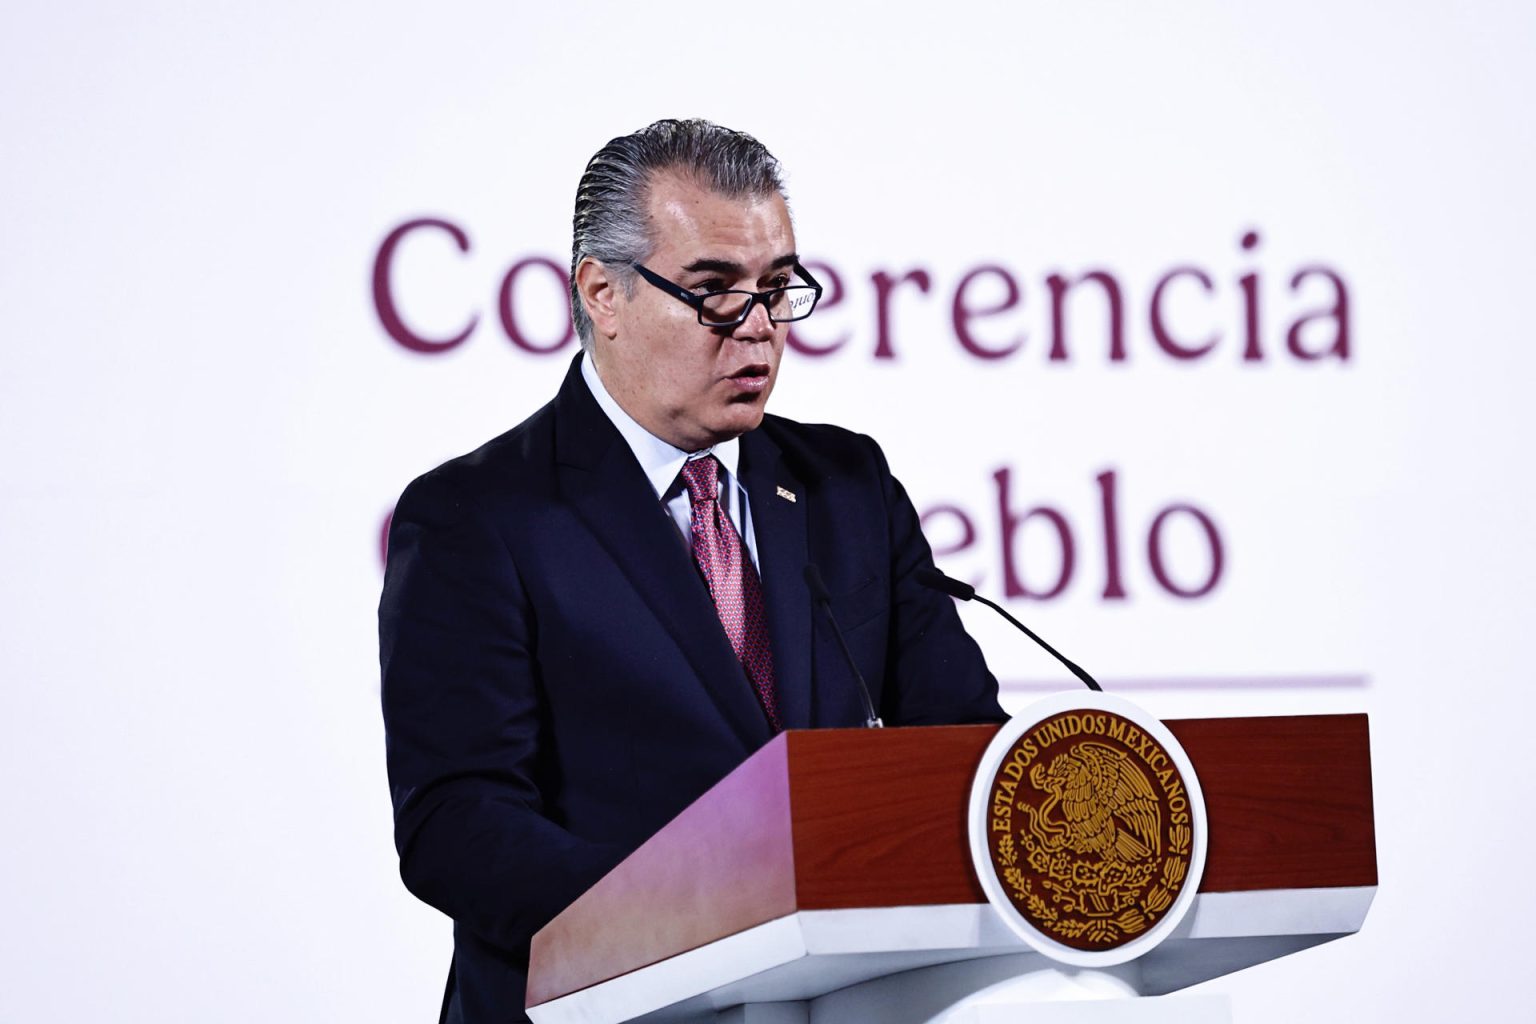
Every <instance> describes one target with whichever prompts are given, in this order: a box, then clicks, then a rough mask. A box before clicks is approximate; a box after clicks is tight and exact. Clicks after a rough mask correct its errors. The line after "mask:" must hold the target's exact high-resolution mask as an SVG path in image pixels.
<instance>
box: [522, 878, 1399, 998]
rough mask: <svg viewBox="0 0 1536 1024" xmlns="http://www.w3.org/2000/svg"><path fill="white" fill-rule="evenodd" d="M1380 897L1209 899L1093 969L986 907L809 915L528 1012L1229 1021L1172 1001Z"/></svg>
mask: <svg viewBox="0 0 1536 1024" xmlns="http://www.w3.org/2000/svg"><path fill="white" fill-rule="evenodd" d="M1375 894H1376V890H1375V887H1374V886H1367V887H1359V888H1339V889H1289V890H1267V891H1261V892H1241V893H1201V894H1200V895H1199V896H1198V897H1196V899H1195V902H1194V905H1193V906H1192V907H1191V908H1190V911H1189V913H1188V914H1187V915H1186V916H1185V918H1184V920H1183V921H1182V922H1180V924H1179V927H1178V928H1177V929H1175V930H1174V932H1173V934H1171V935H1170V936H1169V937H1168V938H1167V940H1165V941H1164V942H1163V943H1162V944H1161V945H1159V946H1158V947H1157V948H1156V949H1154V950H1152V951H1151V952H1149V953H1147V954H1145V955H1143V956H1142V957H1141V958H1139V959H1137V960H1135V961H1133V962H1131V963H1129V964H1122V965H1120V966H1119V967H1113V968H1108V969H1103V970H1092V971H1089V970H1079V969H1076V968H1071V967H1067V966H1065V965H1062V964H1058V963H1056V962H1055V961H1052V960H1050V959H1048V958H1047V957H1045V956H1044V955H1043V954H1040V953H1035V952H1031V951H1029V948H1028V947H1027V946H1026V945H1025V944H1024V941H1023V940H1022V939H1020V938H1019V937H1018V936H1017V935H1015V934H1013V932H1012V931H1011V930H1009V928H1008V926H1007V925H1006V924H1005V923H1004V922H1003V920H1002V918H1001V917H999V916H998V915H997V913H996V912H995V911H993V909H992V908H991V907H990V906H988V905H987V904H984V903H983V904H956V905H951V906H938V907H890V908H882V909H870V910H811V911H800V912H798V913H795V914H790V915H788V916H787V917H782V918H779V919H777V920H774V921H770V922H768V923H766V924H763V925H759V926H757V927H755V928H750V929H748V930H746V931H743V932H739V933H737V934H736V935H731V936H728V937H726V938H723V939H720V940H718V941H716V942H712V943H710V944H709V945H707V946H702V947H700V948H698V949H694V950H689V951H688V952H686V953H680V954H678V955H677V956H674V957H670V958H668V959H666V960H662V961H660V962H658V963H655V964H651V965H649V966H647V967H644V968H641V969H640V970H637V971H632V972H630V973H627V974H622V975H620V976H618V977H616V978H612V979H609V980H608V981H604V982H601V983H599V984H597V985H593V986H591V987H590V988H586V989H582V990H580V991H577V992H572V993H570V994H569V995H566V996H562V997H560V998H558V999H553V1000H550V1001H549V1002H547V1003H543V1004H541V1005H539V1006H534V1007H531V1008H530V1009H529V1011H528V1013H529V1016H531V1017H532V1018H533V1020H534V1021H535V1022H536V1024H618V1022H620V1021H630V1020H634V1021H644V1022H646V1024H663V1022H666V1024H672V1022H677V1024H685V1022H686V1024H858V1022H860V1021H865V1020H868V1021H870V1022H873V1024H996V1022H999V1021H1003V1020H1006V1021H1008V1024H1019V1022H1025V1024H1028V1022H1035V1021H1048V1022H1052V1024H1056V1022H1060V1024H1069V1022H1070V1024H1098V1022H1113V1024H1119V1022H1124V1021H1131V1020H1135V1021H1163V1020H1179V1021H1183V1022H1198V1024H1207V1022H1210V1024H1216V1022H1222V1024H1225V1022H1226V1021H1227V1020H1228V1019H1229V1018H1228V1016H1226V1012H1227V1011H1226V1009H1225V1002H1224V1001H1222V1000H1219V999H1218V1000H1217V1003H1216V1006H1215V1008H1214V1009H1212V1008H1211V1006H1212V1004H1211V1003H1210V1001H1209V1000H1206V999H1203V998H1196V999H1191V998H1189V997H1181V998H1179V999H1177V1000H1171V999H1168V997H1167V996H1166V993H1170V992H1174V991H1176V990H1178V989H1181V988H1186V987H1188V986H1190V985H1194V984H1196V983H1198V982H1201V981H1206V980H1208V979H1210V978H1215V977H1218V976H1220V975H1223V974H1228V973H1231V972H1233V971H1238V970H1242V969H1243V968H1245V967H1249V966H1252V965H1254V964H1258V963H1263V962H1264V961H1266V960H1273V959H1275V958H1277V957H1281V956H1285V955H1287V954H1289V953H1293V952H1296V951H1297V950H1300V949H1305V948H1307V947H1308V946H1314V945H1317V944H1318V943H1321V942H1327V941H1329V940H1330V939H1335V938H1339V937H1341V936H1343V935H1349V934H1352V933H1353V932H1355V931H1358V930H1359V928H1360V923H1361V922H1362V921H1364V920H1365V914H1366V910H1367V909H1368V908H1369V907H1370V904H1371V899H1372V898H1373V897H1374V896H1375ZM1255 932H1257V933H1258V934H1254V933H1255ZM1138 996H1139V997H1141V998H1133V997H1138ZM1152 997H1155V998H1152ZM1175 1005H1176V1006H1177V1007H1178V1009H1177V1010H1176V1011H1175V1013H1176V1015H1175V1016H1173V1017H1166V1016H1156V1015H1155V1014H1157V1013H1158V1012H1159V1008H1161V1007H1164V1006H1167V1007H1169V1008H1172V1007H1174V1006H1175ZM1022 1006H1027V1007H1028V1009H1027V1011H1026V1012H1022V1013H1021V1009H1020V1008H1021V1007H1022ZM993 1007H997V1009H996V1010H994V1009H993ZM1058 1012H1061V1013H1072V1012H1075V1013H1076V1014H1077V1016H1065V1017H1063V1016H1051V1015H1050V1014H1056V1013H1058ZM1126 1013H1133V1014H1134V1016H1130V1017H1127V1016H1124V1014H1126ZM1116 1014H1119V1016H1116ZM1202 1014H1203V1015H1202ZM1212 1014H1214V1016H1213V1015H1212Z"/></svg>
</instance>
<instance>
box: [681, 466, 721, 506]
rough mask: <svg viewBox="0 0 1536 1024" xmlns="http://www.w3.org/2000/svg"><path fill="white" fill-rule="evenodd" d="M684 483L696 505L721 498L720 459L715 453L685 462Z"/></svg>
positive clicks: (690, 498)
mask: <svg viewBox="0 0 1536 1024" xmlns="http://www.w3.org/2000/svg"><path fill="white" fill-rule="evenodd" d="M683 484H684V485H685V486H686V487H687V488H688V499H689V500H690V501H691V502H693V504H694V507H698V506H699V505H707V504H709V503H710V502H716V501H719V500H720V461H719V460H718V459H716V458H715V457H714V456H713V455H706V456H704V457H703V458H702V459H689V460H688V461H687V462H685V463H683Z"/></svg>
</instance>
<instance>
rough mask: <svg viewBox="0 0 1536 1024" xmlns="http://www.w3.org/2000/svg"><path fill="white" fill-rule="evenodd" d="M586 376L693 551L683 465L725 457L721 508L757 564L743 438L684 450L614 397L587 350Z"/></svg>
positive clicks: (583, 371)
mask: <svg viewBox="0 0 1536 1024" xmlns="http://www.w3.org/2000/svg"><path fill="white" fill-rule="evenodd" d="M581 379H582V380H584V381H586V382H587V388H588V389H589V390H591V392H592V397H593V398H595V399H597V404H598V407H599V408H601V409H602V410H603V413H604V414H605V415H606V416H607V417H608V419H609V420H610V421H611V422H612V423H613V425H614V426H615V427H617V428H618V431H619V434H620V436H622V437H623V438H624V441H625V443H627V444H628V445H629V450H630V451H632V452H634V453H635V459H636V460H637V461H639V463H640V468H641V469H643V470H644V471H645V477H646V479H647V480H649V481H650V482H651V489H652V490H654V491H655V492H656V500H657V501H659V502H661V504H662V507H663V508H664V509H665V510H666V513H667V515H668V516H669V517H670V518H671V520H672V522H673V523H674V524H676V526H677V529H678V532H679V534H680V535H681V536H682V540H683V543H684V544H685V545H687V547H688V550H689V551H692V550H693V502H692V501H690V500H689V497H688V489H687V488H686V487H684V486H683V479H682V472H683V463H684V462H687V461H689V460H691V459H702V458H703V457H704V456H706V455H713V456H714V457H715V458H716V459H718V460H719V461H720V507H721V508H723V509H725V514H726V515H728V516H730V517H731V524H732V525H733V526H735V527H736V532H737V533H738V534H739V535H740V536H741V539H742V540H743V541H744V542H745V543H746V545H747V554H748V556H750V557H751V559H752V564H753V566H756V565H757V534H756V533H754V532H753V529H752V508H751V506H750V505H749V504H748V503H747V489H746V488H745V487H743V486H742V485H741V476H740V474H738V473H737V471H736V467H737V465H738V464H739V463H740V461H741V442H740V441H739V440H738V439H737V438H734V437H733V438H731V439H730V440H729V441H722V442H721V443H720V444H717V445H715V446H714V447H713V448H706V449H704V450H703V451H698V452H685V451H683V450H682V449H681V448H677V447H675V446H673V445H671V444H668V443H667V442H666V441H663V440H662V439H661V438H659V437H657V436H656V435H655V434H653V433H651V432H650V431H649V430H646V429H645V428H644V427H642V426H641V425H640V424H638V423H636V422H635V420H634V418H633V417H632V416H630V415H629V413H627V412H625V411H624V410H623V409H622V408H621V407H620V406H619V403H618V402H615V401H614V400H613V396H612V395H610V394H609V393H608V389H607V388H606V387H604V386H603V381H602V378H601V377H599V376H598V374H597V367H596V366H594V365H592V359H591V357H590V356H589V355H587V354H585V353H583V354H582V357H581Z"/></svg>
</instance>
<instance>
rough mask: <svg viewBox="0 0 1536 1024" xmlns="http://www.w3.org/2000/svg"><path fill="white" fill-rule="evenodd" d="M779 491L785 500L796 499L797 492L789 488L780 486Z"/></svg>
mask: <svg viewBox="0 0 1536 1024" xmlns="http://www.w3.org/2000/svg"><path fill="white" fill-rule="evenodd" d="M778 492H779V497H781V498H783V499H784V500H785V501H794V500H795V492H794V491H791V490H789V489H787V488H784V487H779V488H778Z"/></svg>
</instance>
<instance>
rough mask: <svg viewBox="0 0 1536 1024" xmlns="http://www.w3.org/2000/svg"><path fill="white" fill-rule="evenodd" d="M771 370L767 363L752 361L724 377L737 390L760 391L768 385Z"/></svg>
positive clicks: (746, 391)
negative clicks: (750, 363)
mask: <svg viewBox="0 0 1536 1024" xmlns="http://www.w3.org/2000/svg"><path fill="white" fill-rule="evenodd" d="M772 372H773V371H772V370H771V369H770V368H769V366H768V364H767V363H753V364H752V365H750V366H743V367H742V368H741V369H739V370H737V371H736V372H735V373H733V374H731V375H730V376H729V377H727V378H726V379H727V380H729V381H730V382H731V385H732V386H733V387H735V388H736V389H737V390H738V391H742V392H745V393H748V394H751V393H755V392H759V391H762V390H763V389H764V388H766V387H767V386H768V381H769V380H770V379H771V374H772Z"/></svg>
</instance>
